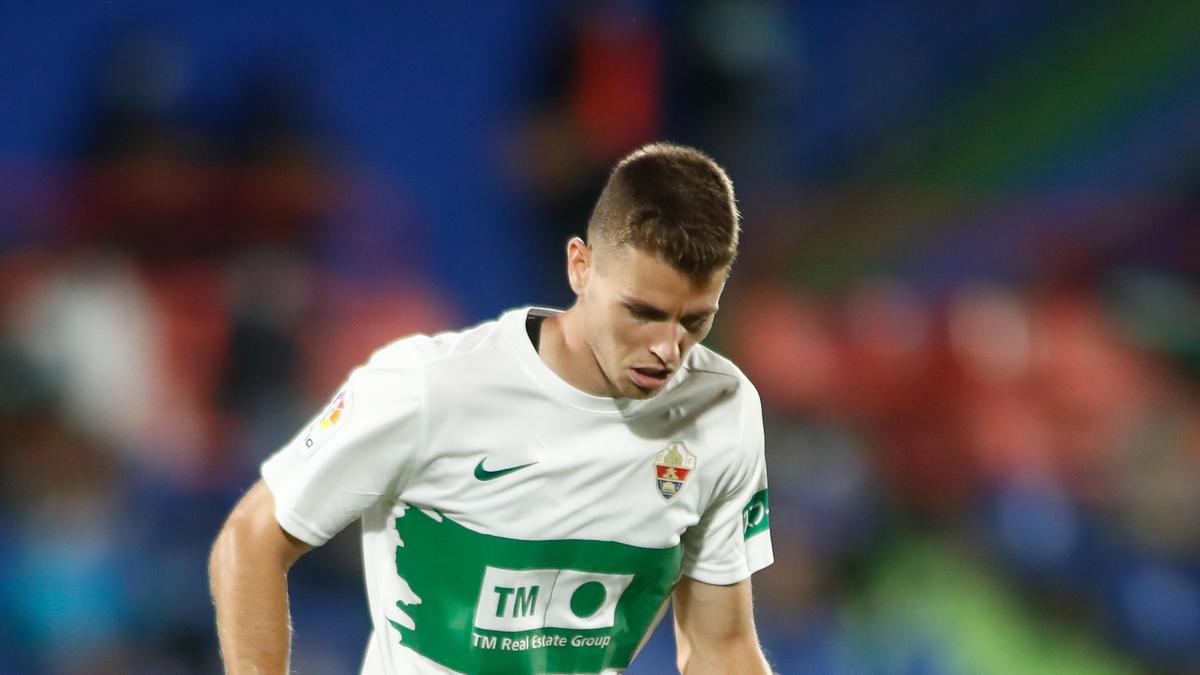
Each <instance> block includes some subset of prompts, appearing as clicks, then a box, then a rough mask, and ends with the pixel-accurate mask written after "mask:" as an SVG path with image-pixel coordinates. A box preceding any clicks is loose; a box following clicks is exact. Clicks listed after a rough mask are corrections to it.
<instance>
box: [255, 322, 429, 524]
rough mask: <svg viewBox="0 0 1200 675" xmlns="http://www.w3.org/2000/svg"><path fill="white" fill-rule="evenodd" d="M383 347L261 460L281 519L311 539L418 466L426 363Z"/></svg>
mask: <svg viewBox="0 0 1200 675" xmlns="http://www.w3.org/2000/svg"><path fill="white" fill-rule="evenodd" d="M394 348H395V346H393V347H392V348H389V349H394ZM381 353H382V352H381ZM381 353H377V354H376V356H375V357H373V358H372V359H371V361H370V362H369V363H367V364H366V365H364V366H362V367H360V368H358V369H357V370H355V371H354V372H353V373H352V374H351V376H350V378H349V379H348V380H347V381H346V384H345V385H344V386H343V388H342V389H341V390H340V391H339V392H338V393H337V394H335V395H334V397H333V399H332V400H331V401H330V402H329V403H328V404H327V405H326V406H325V407H324V408H323V409H322V410H321V411H320V412H319V413H317V415H316V417H314V418H313V420H312V421H311V422H310V423H309V424H308V425H307V426H305V427H304V428H303V429H301V430H300V433H299V434H297V435H296V437H295V438H293V439H292V440H291V442H289V443H288V444H287V445H285V446H283V447H282V448H280V449H279V450H278V451H277V452H276V453H275V454H274V455H272V456H271V457H269V458H268V459H267V460H266V461H265V462H263V465H262V477H263V480H264V481H266V483H267V486H268V487H270V489H271V494H272V495H273V496H274V497H275V516H276V518H277V519H278V520H279V524H280V525H281V526H282V527H283V529H284V530H286V531H287V532H288V533H290V534H291V535H292V536H294V537H296V538H297V539H300V540H301V541H304V542H306V543H308V544H311V545H313V546H320V545H321V544H324V543H325V542H326V541H328V540H329V539H331V538H333V535H335V534H337V533H338V532H339V531H341V530H342V528H344V527H346V526H347V525H349V524H350V523H351V522H353V521H354V520H356V519H357V518H358V517H359V516H360V515H361V514H362V512H363V511H365V510H366V509H368V508H370V507H371V506H372V505H374V504H375V503H376V502H378V501H379V500H380V499H381V498H383V497H385V496H387V495H393V494H396V493H398V492H399V490H400V489H401V487H402V486H403V484H404V483H405V482H406V481H407V480H408V479H409V478H411V477H412V475H413V474H414V472H415V471H416V469H417V466H418V458H417V455H418V451H419V448H420V447H421V435H422V433H423V430H422V427H423V415H424V389H425V386H424V376H423V371H422V369H421V368H419V367H416V366H415V365H413V364H411V363H403V364H397V363H396V361H397V360H396V359H395V358H388V357H387V355H383V356H381Z"/></svg>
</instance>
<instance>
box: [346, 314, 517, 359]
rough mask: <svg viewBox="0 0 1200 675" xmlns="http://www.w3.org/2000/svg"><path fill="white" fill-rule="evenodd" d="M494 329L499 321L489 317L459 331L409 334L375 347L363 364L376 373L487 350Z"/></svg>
mask: <svg viewBox="0 0 1200 675" xmlns="http://www.w3.org/2000/svg"><path fill="white" fill-rule="evenodd" d="M498 331H499V322H498V321H495V320H493V321H487V322H484V323H481V324H478V325H476V326H472V327H470V328H465V329H462V330H456V331H446V332H442V333H437V334H434V335H426V334H423V333H422V334H416V335H409V336H406V337H403V338H400V339H398V340H396V341H395V342H392V343H390V344H387V345H385V346H383V347H381V348H380V349H378V350H377V351H376V352H375V353H374V354H372V355H371V358H370V359H369V360H368V361H367V363H366V364H365V365H364V366H363V367H364V368H365V369H368V370H372V371H376V372H386V371H407V370H414V369H423V368H425V367H427V366H429V365H431V364H433V363H438V362H442V361H446V360H454V359H458V358H463V357H466V356H468V355H472V354H475V353H477V352H479V351H480V350H487V349H488V348H489V347H490V346H492V345H493V344H494V343H495V338H496V333H497V332H498Z"/></svg>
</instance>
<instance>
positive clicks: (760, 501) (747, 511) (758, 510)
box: [742, 488, 771, 539]
mask: <svg viewBox="0 0 1200 675" xmlns="http://www.w3.org/2000/svg"><path fill="white" fill-rule="evenodd" d="M769 529H771V504H770V501H769V500H768V499H767V491H766V489H765V488H764V489H762V490H759V491H758V492H757V493H755V495H754V496H753V497H751V498H750V501H749V502H748V503H747V504H746V508H744V509H742V531H743V532H744V533H745V538H746V539H749V538H750V537H753V536H754V535H756V534H759V533H760V532H766V531H767V530H769Z"/></svg>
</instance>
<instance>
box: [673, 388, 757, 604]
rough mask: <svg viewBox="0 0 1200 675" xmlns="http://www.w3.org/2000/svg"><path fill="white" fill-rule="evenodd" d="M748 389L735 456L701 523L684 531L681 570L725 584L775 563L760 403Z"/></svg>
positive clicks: (755, 395) (703, 578)
mask: <svg viewBox="0 0 1200 675" xmlns="http://www.w3.org/2000/svg"><path fill="white" fill-rule="evenodd" d="M746 387H747V389H749V390H750V391H749V393H748V395H747V397H746V401H745V402H744V405H743V406H742V411H741V416H742V419H741V429H742V432H741V443H742V447H740V448H737V450H736V451H737V452H738V461H736V462H734V463H731V466H730V473H729V476H728V477H727V478H726V480H724V481H723V483H722V484H721V485H720V486H719V487H718V488H717V490H716V491H715V492H714V496H713V499H712V501H711V502H710V503H709V505H708V507H707V508H706V509H705V511H704V513H703V514H702V515H701V518H700V522H699V523H697V524H696V525H694V526H692V527H691V528H689V529H688V530H687V532H686V533H684V536H683V544H684V546H683V573H684V574H685V575H687V576H689V577H691V578H693V579H695V580H697V581H702V582H704V583H708V584H716V585H722V586H723V585H728V584H733V583H737V582H738V581H741V580H742V579H745V578H747V577H749V576H750V575H751V574H753V573H755V572H757V571H758V570H760V569H762V568H764V567H767V566H768V565H770V564H771V563H772V562H774V559H775V558H774V553H773V551H772V549H771V521H770V505H769V503H768V499H767V466H766V459H765V458H764V444H763V423H762V404H761V403H760V402H759V398H758V394H757V392H754V391H753V387H752V386H751V385H749V383H748V382H747V383H746Z"/></svg>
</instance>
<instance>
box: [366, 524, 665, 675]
mask: <svg viewBox="0 0 1200 675" xmlns="http://www.w3.org/2000/svg"><path fill="white" fill-rule="evenodd" d="M395 527H396V531H397V532H398V533H399V534H400V539H401V541H403V542H404V543H403V545H402V546H398V547H396V572H397V573H398V574H399V575H400V577H401V578H403V579H404V580H405V581H406V582H407V583H408V586H409V587H410V588H411V589H412V591H413V593H414V594H416V596H417V597H418V598H420V601H419V602H414V603H412V604H405V602H403V601H399V602H396V606H397V607H399V608H400V610H401V611H403V612H404V613H405V614H407V615H408V616H409V618H411V619H412V621H413V624H414V628H412V629H410V628H407V627H406V626H403V625H401V624H399V623H397V622H395V621H390V623H391V625H392V627H393V628H394V629H395V630H396V631H397V632H399V634H400V639H401V643H402V644H404V645H405V646H407V647H409V648H411V649H413V650H414V651H416V652H417V653H419V654H421V655H423V656H425V657H426V658H429V659H432V660H433V661H436V662H438V663H440V664H442V665H444V666H446V667H448V668H452V669H454V670H457V671H460V672H466V673H545V672H551V673H595V672H599V671H601V670H604V669H606V668H624V667H626V666H628V665H629V662H630V660H632V658H633V653H634V650H636V649H637V645H638V644H639V643H640V642H641V640H642V637H643V636H644V635H645V633H646V632H647V631H648V630H649V628H650V624H651V623H652V622H653V621H654V619H655V618H656V617H657V616H658V612H659V610H660V609H661V607H662V605H663V603H664V602H665V601H666V599H667V596H668V595H669V594H670V592H671V589H672V587H673V586H674V584H675V582H676V581H677V580H678V579H679V574H680V569H681V561H682V547H681V546H680V545H676V546H672V547H670V548H661V549H658V548H641V547H637V546H629V545H626V544H619V543H615V542H609V541H595V540H589V539H566V540H556V541H526V540H521V539H509V538H506V537H497V536H492V535H487V534H482V533H479V532H475V531H474V530H471V529H469V528H467V527H464V526H462V525H460V524H458V523H456V522H454V521H453V520H451V519H449V518H446V517H444V516H440V515H439V516H438V517H434V516H430V515H429V514H427V513H425V512H424V511H421V510H420V509H417V508H408V509H406V510H405V512H404V515H403V516H401V517H398V518H396V520H395Z"/></svg>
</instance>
